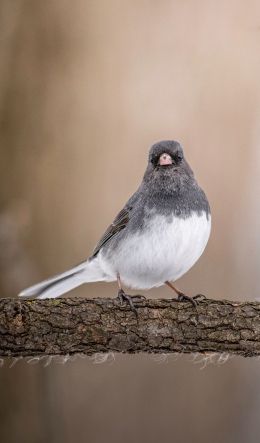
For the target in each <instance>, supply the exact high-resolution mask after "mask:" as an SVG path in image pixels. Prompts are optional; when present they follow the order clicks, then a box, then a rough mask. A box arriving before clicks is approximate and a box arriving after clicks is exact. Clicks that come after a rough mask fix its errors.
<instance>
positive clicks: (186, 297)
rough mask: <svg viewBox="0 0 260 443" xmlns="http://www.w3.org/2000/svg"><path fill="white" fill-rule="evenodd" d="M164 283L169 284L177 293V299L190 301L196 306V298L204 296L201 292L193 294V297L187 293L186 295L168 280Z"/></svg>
mask: <svg viewBox="0 0 260 443" xmlns="http://www.w3.org/2000/svg"><path fill="white" fill-rule="evenodd" d="M165 284H166V285H167V286H169V288H171V289H172V290H173V291H174V292H176V294H177V295H178V300H179V301H185V300H187V301H190V302H191V303H192V304H193V306H197V304H198V301H197V299H198V298H206V297H205V295H202V294H198V295H195V296H194V297H190V296H189V295H186V294H184V293H183V292H181V291H179V289H177V288H176V287H175V286H173V284H172V283H170V282H169V281H166V282H165Z"/></svg>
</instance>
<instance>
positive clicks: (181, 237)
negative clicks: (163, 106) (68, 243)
mask: <svg viewBox="0 0 260 443" xmlns="http://www.w3.org/2000/svg"><path fill="white" fill-rule="evenodd" d="M210 231H211V211H210V206H209V202H208V199H207V197H206V195H205V193H204V191H203V190H202V188H201V187H200V186H199V185H198V183H197V181H196V179H195V176H194V173H193V171H192V169H191V168H190V166H189V164H188V162H187V161H186V159H185V156H184V152H183V148H182V146H181V145H180V143H179V142H177V141H174V140H163V141H159V142H157V143H154V144H153V145H152V147H151V148H150V150H149V154H148V164H147V168H146V170H145V173H144V176H143V179H142V182H141V184H140V186H139V187H138V189H137V191H136V192H135V193H134V194H133V195H132V196H131V197H130V198H129V200H128V201H127V203H126V204H125V206H124V207H123V209H122V210H121V211H120V212H119V213H118V215H117V216H116V217H115V219H114V221H113V222H112V224H111V225H110V226H109V227H108V228H107V230H106V231H105V233H104V235H103V236H102V237H101V239H100V241H99V242H98V243H97V245H96V247H95V249H94V251H93V253H92V254H91V255H90V256H89V258H87V259H86V260H84V261H83V262H81V263H79V264H78V265H76V266H74V267H73V268H71V269H69V270H68V271H66V272H63V273H61V274H58V275H55V276H54V277H51V278H49V279H47V280H44V281H42V282H40V283H37V284H35V285H33V286H31V287H29V288H27V289H25V290H23V291H22V292H21V293H20V294H19V296H20V297H36V298H39V299H45V298H55V297H59V296H61V295H63V294H65V293H67V292H69V291H71V290H72V289H74V288H76V287H77V286H80V285H82V284H84V283H88V282H98V281H105V282H113V281H117V284H118V293H117V297H118V298H119V299H120V301H121V302H124V301H125V302H127V303H129V305H130V307H131V308H132V309H133V310H134V311H136V307H135V306H136V305H135V302H136V301H139V299H143V298H145V297H144V296H140V295H137V296H130V295H129V294H127V293H126V292H125V290H124V289H123V288H124V287H127V288H131V289H138V290H149V289H151V288H154V287H159V286H162V285H167V286H168V287H169V288H171V289H172V290H173V291H174V292H175V293H176V294H177V296H178V297H177V299H178V300H179V301H184V300H190V301H191V302H192V303H193V304H194V305H196V303H197V302H196V301H195V299H196V297H198V296H194V297H191V296H188V295H186V294H185V293H183V292H181V291H180V290H179V289H178V288H177V287H176V286H175V285H174V284H173V283H174V282H175V281H176V280H177V279H179V278H180V277H181V276H182V275H184V274H185V273H186V272H187V271H188V270H189V269H190V268H191V267H192V266H193V265H194V264H195V262H196V261H197V260H198V259H199V258H200V256H201V255H202V253H203V251H204V249H205V247H206V245H207V243H208V239H209V236H210Z"/></svg>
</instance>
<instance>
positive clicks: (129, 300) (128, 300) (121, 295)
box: [117, 289, 145, 316]
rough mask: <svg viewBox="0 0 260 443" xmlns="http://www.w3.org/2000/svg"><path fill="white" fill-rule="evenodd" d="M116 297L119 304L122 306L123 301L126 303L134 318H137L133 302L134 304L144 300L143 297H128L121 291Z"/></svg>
mask: <svg viewBox="0 0 260 443" xmlns="http://www.w3.org/2000/svg"><path fill="white" fill-rule="evenodd" d="M117 297H118V299H119V301H120V303H121V304H123V302H124V301H125V302H126V303H128V304H129V306H130V308H131V310H132V311H133V312H134V313H135V315H136V316H137V309H136V307H135V305H134V302H135V303H136V302H140V301H142V300H145V296H144V295H129V294H126V293H125V291H123V289H119V291H118V295H117Z"/></svg>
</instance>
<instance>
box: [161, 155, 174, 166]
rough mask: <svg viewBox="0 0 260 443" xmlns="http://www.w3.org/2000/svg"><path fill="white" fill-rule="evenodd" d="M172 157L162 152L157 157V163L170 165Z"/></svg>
mask: <svg viewBox="0 0 260 443" xmlns="http://www.w3.org/2000/svg"><path fill="white" fill-rule="evenodd" d="M172 163H173V162H172V158H171V156H170V155H169V154H166V152H165V153H164V154H162V155H161V156H160V158H159V165H160V166H165V165H172Z"/></svg>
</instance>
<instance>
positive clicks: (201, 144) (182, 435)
mask: <svg viewBox="0 0 260 443" xmlns="http://www.w3.org/2000/svg"><path fill="white" fill-rule="evenodd" d="M0 49H1V51H0V124H1V127H0V150H1V151H0V152H1V162H0V182H1V191H0V203H1V208H0V289H1V296H4V297H13V296H16V294H17V292H18V291H19V290H21V289H22V288H24V287H25V286H27V285H30V284H32V283H34V282H36V281H38V280H39V279H42V278H45V277H47V276H50V275H52V274H54V273H57V272H60V271H62V270H64V269H66V268H67V267H70V266H71V265H73V264H74V263H77V262H79V261H80V260H82V259H84V258H85V257H86V256H87V255H88V254H90V253H91V251H92V250H93V248H94V246H95V244H96V242H97V241H98V239H99V237H100V235H101V234H102V233H103V231H104V229H105V228H106V227H107V225H108V224H109V223H110V222H111V219H112V218H113V217H114V216H115V215H116V213H117V212H118V211H119V210H120V209H121V207H122V205H123V204H124V202H125V201H126V199H127V198H128V197H129V196H130V195H131V194H132V192H133V191H134V190H135V189H136V188H137V185H138V183H139V182H140V180H141V178H142V174H143V172H144V168H145V165H146V158H147V152H148V148H149V147H150V145H151V144H152V143H153V142H155V141H158V140H160V139H165V138H166V139H168V138H172V139H176V140H178V141H180V142H181V143H182V144H183V146H184V149H185V152H186V157H187V159H188V161H189V162H190V164H191V165H192V167H193V169H194V170H195V173H196V176H197V178H198V180H199V182H200V184H201V185H202V187H203V188H204V189H205V190H206V192H207V195H208V197H209V200H210V203H211V207H212V213H213V230H212V236H211V239H210V242H209V245H208V247H207V250H206V252H205V254H204V255H203V257H202V258H201V260H200V261H199V263H198V264H196V266H195V267H194V268H193V269H192V270H191V271H190V272H189V273H188V274H187V275H186V276H185V277H183V278H182V279H181V280H180V281H179V282H178V285H179V286H180V287H181V288H182V289H183V290H184V291H186V292H187V293H189V294H195V293H197V292H202V293H205V294H207V296H209V297H212V298H230V299H238V300H247V299H255V298H257V297H259V296H260V292H259V264H260V248H259V247H260V236H259V226H260V207H259V195H260V192H259V191H260V177H259V174H260V148H259V145H260V86H259V85H260V82H259V78H260V3H259V1H258V0H248V1H246V2H245V1H243V0H228V1H225V0H218V1H216V0H196V1H195V0H162V1H160V2H159V1H155V0H122V1H120V0H74V1H73V2H71V1H69V0H56V1H55V2H53V1H51V0H45V1H35V0H12V1H10V0H1V1H0ZM115 294H116V286H115V285H114V284H102V283H99V284H89V285H85V287H82V288H79V289H78V290H76V291H75V292H74V294H73V295H80V296H85V297H94V296H114V295H115ZM149 296H153V297H171V296H172V294H171V293H170V292H169V290H168V289H167V288H160V289H156V290H152V291H150V292H149ZM196 362H197V364H196ZM9 363H10V362H5V364H4V365H3V367H2V368H1V369H0V392H1V401H0V441H1V443H16V442H18V441H19V442H20V443H23V442H24V443H45V442H48V443H54V442H55V443H60V442H62V443H70V442H72V441H75V440H76V441H77V442H89V443H100V442H110V441H111V442H114V443H119V442H120V443H121V442H122V441H124V443H130V442H144V443H146V442H149V443H150V442H151V443H153V442H154V443H156V442H158V441H162V442H173V441H174V442H178V443H179V442H189V441H193V442H200V443H204V442H205V443H208V442H211V443H215V442H216V443H217V442H220V441H221V442H223V443H225V442H228V443H233V442H236V443H244V442H247V443H255V442H258V441H259V432H260V422H259V408H260V388H259V373H260V362H259V361H258V360H253V359H248V360H246V359H245V360H243V359H230V360H228V361H227V362H226V363H225V364H217V360H215V364H214V365H209V366H208V367H206V368H205V369H204V370H202V367H203V363H198V358H196V356H195V362H194V358H192V356H190V357H179V358H178V359H175V358H174V357H169V358H168V359H167V360H166V361H160V362H158V361H155V360H154V359H152V358H151V357H150V356H146V355H139V356H116V357H115V361H113V359H112V358H109V359H108V361H107V362H104V363H103V364H96V363H95V361H94V360H93V359H81V358H80V357H78V358H77V359H76V360H74V361H71V362H68V363H66V364H60V363H58V362H56V363H51V364H50V365H49V366H48V367H45V366H44V362H39V363H38V364H35V365H31V364H29V363H27V362H22V361H19V362H18V363H17V364H16V365H15V366H13V367H12V368H10V367H9V366H10V364H9Z"/></svg>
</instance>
